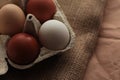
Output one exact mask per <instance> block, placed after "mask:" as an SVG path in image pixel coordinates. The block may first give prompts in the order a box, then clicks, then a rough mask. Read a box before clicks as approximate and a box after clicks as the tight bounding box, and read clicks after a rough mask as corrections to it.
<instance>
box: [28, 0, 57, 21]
mask: <svg viewBox="0 0 120 80" xmlns="http://www.w3.org/2000/svg"><path fill="white" fill-rule="evenodd" d="M26 10H27V13H28V14H29V13H30V14H33V15H35V16H36V17H37V19H38V20H39V21H40V22H41V23H43V22H45V21H47V20H49V19H52V18H53V16H54V14H55V12H56V6H55V4H54V2H53V1H52V0H29V2H28V3H27V8H26Z"/></svg>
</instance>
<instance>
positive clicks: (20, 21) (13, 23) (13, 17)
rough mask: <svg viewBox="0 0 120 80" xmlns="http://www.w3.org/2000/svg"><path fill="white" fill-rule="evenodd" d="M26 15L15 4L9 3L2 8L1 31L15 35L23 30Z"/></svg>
mask: <svg viewBox="0 0 120 80" xmlns="http://www.w3.org/2000/svg"><path fill="white" fill-rule="evenodd" d="M24 22H25V15H24V12H23V11H22V9H21V8H19V7H18V6H17V5H15V4H7V5H5V6H3V7H2V8H1V9H0V33H2V34H6V35H14V34H16V33H20V32H22V30H23V27H24Z"/></svg>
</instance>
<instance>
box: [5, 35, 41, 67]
mask: <svg viewBox="0 0 120 80" xmlns="http://www.w3.org/2000/svg"><path fill="white" fill-rule="evenodd" d="M39 51H40V46H39V44H38V42H37V41H36V40H35V38H34V37H32V36H31V35H29V34H26V33H19V34H16V35H15V36H13V37H12V38H11V39H10V40H9V41H8V44H7V56H8V58H9V59H10V60H11V61H12V62H14V63H15V64H19V65H26V64H30V63H32V62H33V61H34V60H35V59H36V58H37V57H38V55H39Z"/></svg>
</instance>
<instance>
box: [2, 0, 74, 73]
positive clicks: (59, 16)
mask: <svg viewBox="0 0 120 80" xmlns="http://www.w3.org/2000/svg"><path fill="white" fill-rule="evenodd" d="M53 1H54V3H55V5H56V8H57V12H56V14H55V15H54V19H55V20H59V21H61V22H63V23H64V24H65V25H66V26H67V28H68V30H69V33H70V42H69V44H68V45H67V47H66V48H65V49H63V50H58V51H53V50H49V49H47V48H45V47H42V48H41V51H40V54H39V56H38V57H37V59H36V60H35V61H34V62H33V63H31V64H29V65H17V64H15V63H13V62H11V61H10V60H9V59H8V57H7V55H6V43H7V41H8V40H9V39H10V37H9V36H8V35H0V75H2V74H5V73H6V72H7V71H8V65H7V61H8V62H9V63H10V65H11V66H13V67H14V68H17V69H27V68H30V67H32V66H33V65H35V64H36V63H38V62H40V61H43V60H44V59H47V58H49V57H51V56H54V55H56V54H58V53H60V52H65V51H67V50H69V49H70V48H72V47H73V45H74V42H75V33H74V31H73V29H72V28H71V26H70V24H69V22H68V20H67V18H66V16H65V15H64V13H63V10H62V8H61V7H60V5H59V3H58V1H57V0H53ZM22 3H23V6H25V5H24V4H25V1H24V2H22ZM23 9H24V7H23ZM29 16H32V19H30V20H29ZM27 25H29V26H30V27H29V29H28V28H27V27H25V28H24V32H29V31H31V33H32V34H33V35H35V37H36V35H37V32H38V29H39V28H40V26H41V24H40V22H39V21H38V20H37V19H36V18H35V16H34V15H32V14H28V15H27V17H26V22H25V26H27ZM6 60H7V61H6Z"/></svg>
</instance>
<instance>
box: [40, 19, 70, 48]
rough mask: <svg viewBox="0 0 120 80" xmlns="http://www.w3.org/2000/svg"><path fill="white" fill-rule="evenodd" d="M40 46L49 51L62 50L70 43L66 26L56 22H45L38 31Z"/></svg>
mask: <svg viewBox="0 0 120 80" xmlns="http://www.w3.org/2000/svg"><path fill="white" fill-rule="evenodd" d="M39 39H40V42H41V44H42V45H43V46H44V47H46V48H47V49H50V50H63V49H65V48H66V47H67V45H68V43H69V41H70V33H69V30H68V28H67V27H66V25H65V24H64V23H62V22H60V21H58V20H48V21H46V22H45V23H44V24H43V25H42V26H41V28H40V30H39Z"/></svg>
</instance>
